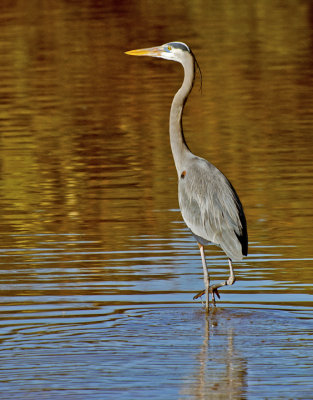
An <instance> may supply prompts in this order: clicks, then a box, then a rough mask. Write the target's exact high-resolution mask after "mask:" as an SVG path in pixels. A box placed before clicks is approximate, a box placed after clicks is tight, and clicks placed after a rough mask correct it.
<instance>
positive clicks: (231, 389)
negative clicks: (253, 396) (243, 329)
mask: <svg viewBox="0 0 313 400" xmlns="http://www.w3.org/2000/svg"><path fill="white" fill-rule="evenodd" d="M205 318H206V319H205V323H204V332H203V343H202V346H201V348H200V352H199V354H198V355H197V361H198V362H197V364H198V365H199V368H198V370H196V371H194V374H193V375H192V376H190V377H188V378H187V382H188V383H186V380H185V385H184V387H183V389H182V390H181V396H180V399H184V398H188V399H242V398H245V390H246V387H247V386H246V378H247V362H246V360H244V359H243V358H242V357H241V356H240V354H238V352H237V350H236V335H235V325H236V324H234V323H233V321H232V320H231V319H230V318H228V317H227V313H225V315H224V312H223V311H222V310H213V311H212V312H211V313H210V314H209V315H207V316H206V317H205Z"/></svg>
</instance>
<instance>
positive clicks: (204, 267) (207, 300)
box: [198, 243, 210, 311]
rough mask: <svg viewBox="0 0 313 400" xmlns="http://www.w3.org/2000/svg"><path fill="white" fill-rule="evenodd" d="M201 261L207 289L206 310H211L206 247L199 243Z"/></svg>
mask: <svg viewBox="0 0 313 400" xmlns="http://www.w3.org/2000/svg"><path fill="white" fill-rule="evenodd" d="M198 246H199V249H200V254H201V259H202V268H203V279H204V287H205V309H206V311H208V310H209V291H210V275H209V272H208V267H207V265H206V261H205V254H204V247H203V246H202V244H200V243H198Z"/></svg>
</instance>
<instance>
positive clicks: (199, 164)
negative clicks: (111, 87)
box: [127, 42, 248, 310]
mask: <svg viewBox="0 0 313 400" xmlns="http://www.w3.org/2000/svg"><path fill="white" fill-rule="evenodd" d="M127 54H130V55H138V56H141V55H149V56H152V57H159V58H164V59H167V60H172V61H177V62H179V63H181V64H182V66H183V68H184V81H183V84H182V86H181V88H180V89H179V90H178V92H177V93H176V94H175V96H174V99H173V102H172V106H171V112H170V127H169V128H170V129H169V131H170V143H171V149H172V154H173V158H174V162H175V166H176V170H177V174H178V199H179V206H180V209H181V213H182V216H183V219H184V221H185V223H186V225H187V226H188V228H189V229H190V230H191V232H192V233H193V235H194V236H195V238H196V240H197V242H198V245H199V248H200V253H201V258H202V266H203V272H204V282H205V291H201V292H200V293H199V294H198V295H196V296H195V298H197V297H199V296H201V295H202V294H203V292H205V295H206V309H207V310H208V309H209V293H211V294H212V300H213V304H215V297H214V295H215V294H217V295H218V297H219V293H218V290H217V289H218V288H219V287H222V286H225V285H232V284H233V283H234V282H235V276H234V273H233V268H232V262H231V261H232V260H234V261H239V260H241V259H242V258H243V256H244V255H247V252H248V234H247V224H246V219H245V215H244V211H243V207H242V205H241V202H240V200H239V197H238V195H237V193H236V191H235V189H234V188H233V186H232V185H231V183H230V182H229V181H228V179H227V178H226V177H225V176H224V175H223V174H222V172H221V171H219V170H218V169H217V168H216V167H215V166H214V165H213V164H211V163H210V162H208V161H207V160H205V159H203V158H200V157H198V156H195V155H194V154H192V152H191V151H190V150H189V148H188V146H187V144H186V141H185V138H184V135H183V129H182V114H183V109H184V105H185V102H186V100H187V98H188V95H189V93H190V91H191V90H192V87H193V82H194V77H195V63H197V62H196V60H195V57H194V55H193V53H192V52H191V50H190V48H189V47H188V46H187V45H186V44H185V43H182V42H170V43H166V44H164V45H162V46H159V47H152V48H149V49H139V50H132V51H129V52H127ZM197 65H198V64H197ZM208 243H213V244H215V245H217V246H220V247H221V248H222V249H223V251H224V252H225V253H226V255H227V256H228V258H229V267H230V277H229V278H228V280H226V281H223V282H221V283H218V284H214V285H210V276H209V273H208V270H207V266H206V262H205V256H204V249H203V246H204V245H205V244H208Z"/></svg>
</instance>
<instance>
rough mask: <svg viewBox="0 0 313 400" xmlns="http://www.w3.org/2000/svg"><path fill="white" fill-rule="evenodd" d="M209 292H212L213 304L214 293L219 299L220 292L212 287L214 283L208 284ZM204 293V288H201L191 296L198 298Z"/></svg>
mask: <svg viewBox="0 0 313 400" xmlns="http://www.w3.org/2000/svg"><path fill="white" fill-rule="evenodd" d="M210 293H212V297H213V304H215V299H214V295H216V296H217V297H218V298H219V299H220V298H221V297H220V294H219V292H218V290H217V288H216V287H214V285H212V286H210ZM204 294H205V290H201V292H199V293H197V294H196V295H195V296H193V299H194V300H196V299H198V298H199V297H202V296H203V295H204Z"/></svg>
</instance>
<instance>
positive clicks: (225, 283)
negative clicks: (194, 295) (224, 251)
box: [210, 258, 236, 292]
mask: <svg viewBox="0 0 313 400" xmlns="http://www.w3.org/2000/svg"><path fill="white" fill-rule="evenodd" d="M228 264H229V271H230V274H229V278H228V279H227V281H223V282H220V283H215V284H214V285H212V286H210V291H213V292H214V291H216V290H217V289H218V288H220V287H222V286H230V285H233V284H234V283H235V282H236V278H235V274H234V270H233V265H232V262H231V259H230V258H229V259H228Z"/></svg>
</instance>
